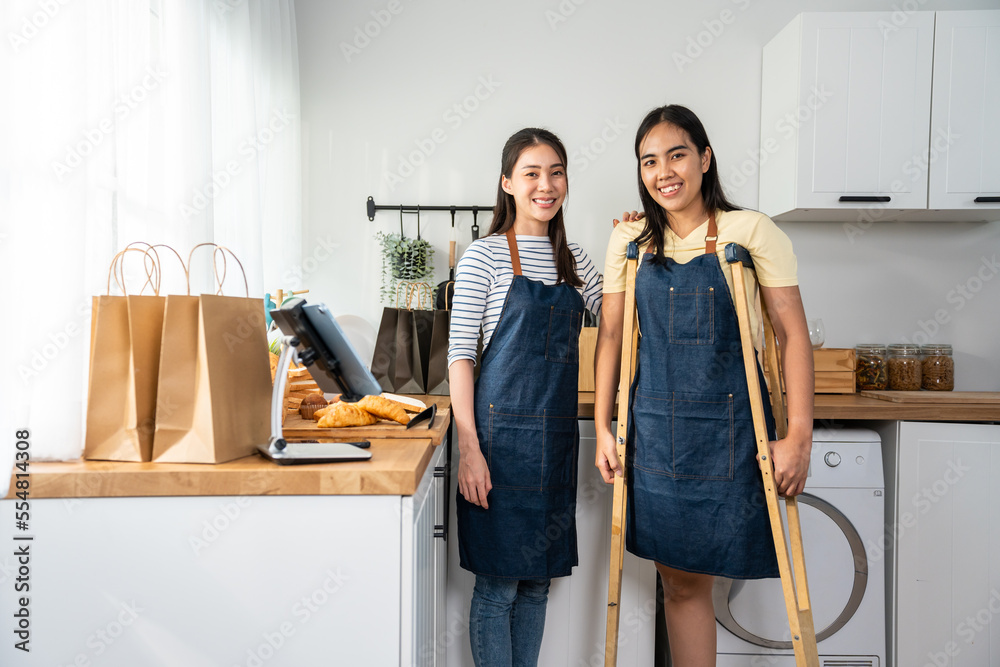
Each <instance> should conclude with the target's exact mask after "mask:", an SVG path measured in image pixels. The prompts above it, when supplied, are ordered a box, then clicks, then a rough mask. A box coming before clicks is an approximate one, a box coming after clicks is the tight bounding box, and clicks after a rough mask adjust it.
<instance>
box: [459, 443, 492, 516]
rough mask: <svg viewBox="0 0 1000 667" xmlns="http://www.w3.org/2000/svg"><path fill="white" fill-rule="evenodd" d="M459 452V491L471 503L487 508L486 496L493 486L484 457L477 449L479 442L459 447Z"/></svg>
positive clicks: (488, 505) (488, 506)
mask: <svg viewBox="0 0 1000 667" xmlns="http://www.w3.org/2000/svg"><path fill="white" fill-rule="evenodd" d="M463 444H464V443H463ZM459 452H460V453H459V457H458V490H459V492H460V493H461V494H462V497H463V498H465V499H466V500H468V501H469V502H470V503H472V504H473V505H479V506H480V507H482V508H483V509H489V508H490V504H489V501H487V499H486V498H487V496H488V495H489V493H490V490H491V489H492V488H493V483H492V482H491V481H490V469H489V466H487V465H486V457H485V456H483V452H482V450H481V449H479V443H478V442H477V443H475V444H474V445H472V446H470V447H459Z"/></svg>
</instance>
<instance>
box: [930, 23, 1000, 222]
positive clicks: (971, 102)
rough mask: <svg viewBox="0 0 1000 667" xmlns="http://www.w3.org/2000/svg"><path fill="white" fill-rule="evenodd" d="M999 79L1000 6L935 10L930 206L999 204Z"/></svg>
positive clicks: (974, 206) (952, 207) (973, 206)
mask: <svg viewBox="0 0 1000 667" xmlns="http://www.w3.org/2000/svg"><path fill="white" fill-rule="evenodd" d="M998 84H1000V11H965V12H937V16H936V24H935V27H934V94H933V97H932V102H931V152H930V192H929V196H930V200H929V206H930V208H931V209H973V210H980V211H981V210H983V209H984V208H994V209H1000V85H998ZM990 198H992V199H993V200H994V201H992V202H990V201H989V200H990ZM977 199H978V200H979V201H977Z"/></svg>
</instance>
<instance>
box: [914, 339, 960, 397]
mask: <svg viewBox="0 0 1000 667" xmlns="http://www.w3.org/2000/svg"><path fill="white" fill-rule="evenodd" d="M920 354H921V355H923V359H922V362H921V374H922V379H921V381H920V386H921V387H923V388H924V389H930V390H932V391H951V390H952V389H954V388H955V360H954V359H953V358H952V356H951V345H924V346H922V347H921V348H920Z"/></svg>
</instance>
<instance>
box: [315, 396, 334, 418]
mask: <svg viewBox="0 0 1000 667" xmlns="http://www.w3.org/2000/svg"><path fill="white" fill-rule="evenodd" d="M339 401H340V398H339V397H337V396H334V398H333V400H332V401H330V404H329V405H327V406H326V407H325V408H324V407H321V408H320V409H319V410H316V411H315V412H313V416H312V418H313V419H314V420H316V421H319V420H320V419H322V418H323V415H325V414H326V413H327V412H329V411H330V410H331V409H332V408H333V406H335V405H336V404H337V403H338V402H339Z"/></svg>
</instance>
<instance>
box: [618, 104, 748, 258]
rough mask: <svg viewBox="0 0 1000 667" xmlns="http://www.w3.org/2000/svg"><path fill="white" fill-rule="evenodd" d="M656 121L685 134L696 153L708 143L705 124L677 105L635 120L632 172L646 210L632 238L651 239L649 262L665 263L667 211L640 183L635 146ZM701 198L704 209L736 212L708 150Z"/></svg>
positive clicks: (703, 151)
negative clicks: (643, 221) (640, 227)
mask: <svg viewBox="0 0 1000 667" xmlns="http://www.w3.org/2000/svg"><path fill="white" fill-rule="evenodd" d="M660 123H670V124H671V125H675V126H676V127H679V128H680V129H682V130H684V131H685V132H687V133H688V136H689V137H691V141H693V142H694V145H695V148H696V149H697V150H698V155H704V154H705V149H707V148H709V147H710V146H711V144H710V143H709V141H708V134H707V133H706V132H705V126H704V125H702V124H701V121H700V120H698V116H696V115H694V112H693V111H691V110H690V109H688V108H687V107H682V106H680V105H679V104H670V105H667V106H664V107H659V108H657V109H653V110H652V111H650V112H649V113H648V114H646V117H645V118H643V119H642V122H641V123H639V130H638V131H637V132H636V133H635V157H636V160H637V162H638V165H637V166H636V173H637V175H638V180H639V199H640V200H641V201H642V208H643V210H644V211H645V212H646V226H645V227H644V228H643V230H642V233H641V234H639V237H638V238H637V239H636V242H637V243H638V244H639V245H642V244H643V243H645V242H646V241H649V240H652V242H653V246H654V247H655V248H656V255H655V257H654V258H653V261H654V262H655V263H657V264H666V261H667V260H666V257H665V256H664V254H663V241H664V236H665V230H666V227H667V224H668V214H667V212H666V211H664V210H663V208H661V207H660V205H659V204H658V203H656V201H655V200H654V199H653V196H652V195H651V194H649V191H648V190H646V184H645V183H643V182H642V160H641V159H639V147H640V145H641V144H642V140H643V139H645V138H646V135H647V134H649V132H650V131H651V130H652V129H653V128H654V127H656V126H657V125H659V124H660ZM701 197H702V199H703V200H704V202H705V208H706V209H708V211H709V213H710V214H711V212H712V211H716V210H720V211H738V210H740V207H739V206H736V205H735V204H733V203H732V202H730V201H729V200H728V199H726V193H725V192H723V191H722V183H721V182H720V181H719V167H718V164H717V162H716V160H715V151H714V150H713V151H712V156H711V160H710V162H709V165H708V171H706V172H705V173H704V174H703V175H702V178H701Z"/></svg>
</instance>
